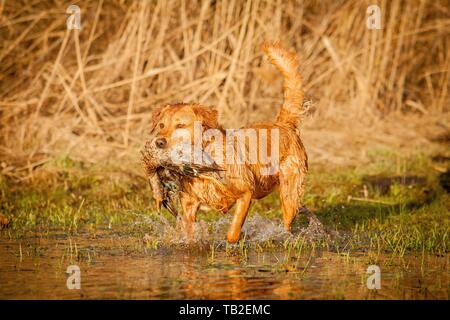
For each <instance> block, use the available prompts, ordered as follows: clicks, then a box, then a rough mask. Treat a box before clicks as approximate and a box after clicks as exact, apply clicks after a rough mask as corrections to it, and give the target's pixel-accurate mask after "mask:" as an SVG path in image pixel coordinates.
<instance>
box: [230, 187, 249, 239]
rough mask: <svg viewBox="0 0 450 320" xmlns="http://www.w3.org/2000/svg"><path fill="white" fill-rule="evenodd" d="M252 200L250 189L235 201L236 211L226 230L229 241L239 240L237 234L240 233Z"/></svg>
mask: <svg viewBox="0 0 450 320" xmlns="http://www.w3.org/2000/svg"><path fill="white" fill-rule="evenodd" d="M251 201H252V193H251V192H250V191H248V192H246V193H245V194H244V196H242V197H241V198H239V199H238V200H237V202H236V212H235V213H234V216H233V221H232V222H231V225H230V227H229V229H228V232H227V240H228V242H229V243H235V242H237V241H238V240H239V235H240V234H241V228H242V225H243V224H244V221H245V218H246V217H247V213H248V208H249V207H250V203H251Z"/></svg>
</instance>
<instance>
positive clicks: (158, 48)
mask: <svg viewBox="0 0 450 320" xmlns="http://www.w3.org/2000/svg"><path fill="white" fill-rule="evenodd" d="M69 4H76V5H78V6H79V7H80V8H81V26H82V30H81V31H80V32H78V31H76V30H67V29H66V19H67V17H68V15H67V14H66V12H65V11H66V9H67V7H68V5H69ZM370 4H373V1H359V0H349V1H336V0H329V1H314V0H311V1H299V2H294V1H281V0H279V1H262V0H255V1H236V0H231V1H165V0H154V1H126V0H120V1H99V2H93V1H73V2H72V3H68V2H67V1H60V0H54V1H25V0H23V1H8V0H6V1H5V0H0V62H1V63H0V162H1V163H2V170H3V173H4V174H8V175H12V176H23V175H25V176H26V175H29V174H30V173H31V172H32V170H33V168H35V167H38V166H39V165H40V164H42V163H45V162H46V161H48V160H50V159H54V158H57V157H61V156H64V155H70V156H71V157H74V158H80V159H83V160H85V161H93V162H98V161H116V160H117V161H123V163H125V162H126V161H129V162H128V166H129V167H134V166H138V165H137V163H136V164H135V163H134V162H133V161H134V160H135V159H136V158H137V155H138V152H137V150H138V148H139V147H140V146H141V144H142V142H143V140H144V139H145V132H146V127H147V124H148V122H149V118H150V112H151V110H152V108H153V106H155V105H158V104H162V103H170V102H177V101H184V102H190V101H195V102H200V103H203V104H207V105H216V106H218V108H219V111H220V117H221V122H222V123H224V124H225V125H227V126H230V127H239V126H241V125H244V124H246V123H247V122H250V121H257V120H264V119H270V118H271V117H273V116H274V115H275V114H276V112H277V110H278V108H279V106H280V103H281V100H282V79H281V77H280V76H279V75H278V74H277V73H276V71H275V69H274V68H272V67H271V66H270V65H269V64H268V63H267V61H266V60H265V59H264V58H263V57H262V53H261V50H260V45H261V43H262V42H263V41H264V40H279V41H281V43H283V44H284V45H286V46H288V47H293V48H295V50H297V52H298V53H299V55H300V57H301V65H302V67H301V72H302V74H303V77H304V80H305V86H306V87H305V89H306V92H307V98H308V100H310V101H311V102H312V103H311V107H310V117H309V119H307V120H306V121H305V123H304V128H303V136H304V139H305V140H306V146H307V149H308V151H309V153H310V156H311V159H312V161H313V162H314V161H331V162H335V163H348V162H352V161H364V159H366V160H367V150H368V149H370V148H373V147H377V146H384V145H388V146H391V147H394V148H399V150H401V148H403V147H408V146H411V145H416V143H418V145H419V146H424V145H426V144H427V143H428V140H427V137H428V136H430V135H433V134H436V133H438V131H439V130H440V131H442V130H444V131H445V130H449V121H448V120H449V117H448V111H449V101H450V98H449V92H448V91H449V80H450V36H449V34H450V33H449V31H448V30H449V28H450V8H449V4H448V2H447V1H446V0H442V1H432V0H429V1H419V0H417V1H400V0H392V1H377V4H378V5H379V6H380V7H381V11H382V27H383V29H382V30H369V29H367V27H366V19H367V14H366V9H367V7H368V5H370Z"/></svg>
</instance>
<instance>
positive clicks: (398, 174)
mask: <svg viewBox="0 0 450 320" xmlns="http://www.w3.org/2000/svg"><path fill="white" fill-rule="evenodd" d="M374 157H375V158H374V162H373V164H372V165H366V166H361V167H346V168H343V167H336V168H329V167H328V168H326V169H324V168H322V167H320V166H313V167H312V168H311V169H310V176H309V185H308V192H307V195H306V198H305V202H306V204H307V205H308V207H309V208H310V209H312V210H313V211H314V212H315V213H316V214H317V216H318V217H319V219H320V220H321V221H322V222H323V224H324V225H325V227H326V228H327V230H328V232H329V233H330V234H338V235H339V236H337V237H331V238H330V240H329V241H328V242H327V243H326V244H324V245H325V246H327V247H328V248H332V249H333V250H346V251H351V250H372V251H373V250H375V251H383V252H392V253H395V254H400V255H403V254H404V253H405V252H408V251H426V252H432V253H446V252H448V249H449V231H450V230H449V229H450V227H449V226H450V211H449V208H450V196H449V195H448V194H447V193H445V191H444V190H443V189H442V187H441V186H440V184H439V172H438V171H436V170H434V169H433V168H434V167H435V165H434V163H433V162H432V161H431V160H429V159H427V158H425V157H423V156H420V155H418V156H415V157H412V158H400V157H398V156H395V155H393V154H390V153H381V154H380V153H379V154H377V155H376V156H374ZM0 186H1V187H0V190H1V199H0V206H1V212H2V213H3V214H4V215H5V216H6V217H7V218H8V219H9V220H10V221H11V223H10V226H9V227H8V228H5V229H4V230H3V231H2V237H8V238H12V239H17V238H22V237H27V236H29V235H30V234H33V233H39V234H40V235H41V236H44V237H45V236H46V235H48V236H51V235H52V234H53V233H54V232H56V231H58V232H61V231H62V232H64V234H67V235H77V234H83V233H86V232H87V233H91V234H96V233H100V232H108V233H112V234H118V235H127V236H131V237H134V238H136V239H142V237H144V235H145V234H147V238H148V239H150V242H151V243H152V245H154V246H158V245H161V244H164V243H170V240H171V239H170V237H171V235H170V232H169V233H166V234H165V235H163V236H162V235H161V234H160V233H158V234H157V232H156V231H155V226H154V224H157V223H160V222H161V219H163V220H164V221H165V222H166V223H167V225H168V226H171V227H173V226H174V225H175V224H176V221H175V219H174V218H173V217H172V216H171V215H170V214H169V213H168V212H163V213H162V217H161V216H159V215H158V214H157V213H156V212H155V208H154V203H153V200H152V198H151V191H150V188H149V187H148V185H147V182H146V180H145V178H143V177H142V176H140V175H131V174H130V173H127V172H124V171H121V170H119V169H118V168H116V167H114V166H109V167H107V166H102V167H99V166H98V165H86V164H84V163H82V162H75V161H72V160H70V159H68V158H65V159H62V160H59V161H55V162H53V163H49V164H47V165H45V166H44V167H43V168H41V169H40V170H39V171H38V172H36V174H35V176H34V179H33V180H32V181H27V182H18V181H15V180H12V179H10V178H6V177H2V179H1V184H0ZM252 217H253V218H254V217H258V219H264V221H273V222H274V224H280V223H281V212H280V207H279V199H278V196H277V195H275V194H272V195H270V196H269V197H267V198H265V199H263V200H260V201H257V202H255V203H254V205H253V206H252V209H251V212H250V215H249V219H250V221H251V219H253V218H252ZM220 219H223V215H222V214H219V213H214V212H209V211H202V212H201V213H200V214H199V220H200V221H204V222H203V224H206V226H207V229H208V230H209V232H214V231H213V228H212V227H211V226H212V225H214V224H215V223H217V222H218V221H220ZM252 223H254V222H252ZM305 225H306V219H304V218H303V217H299V218H297V219H296V222H295V225H294V230H300V229H301V227H303V226H305ZM255 228H256V232H264V228H265V227H264V226H258V225H256V226H255ZM172 236H174V235H173V234H172ZM294 236H295V232H294ZM299 237H300V236H297V237H294V238H291V240H292V241H289V242H290V246H295V245H296V244H297V245H298V244H299V243H301V241H299V239H298V238H299ZM215 239H221V238H220V234H218V235H215ZM282 244H283V242H276V241H272V240H271V239H267V240H265V241H264V242H263V243H259V245H266V246H270V245H282ZM284 245H286V244H285V243H284Z"/></svg>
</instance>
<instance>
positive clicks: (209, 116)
mask: <svg viewBox="0 0 450 320" xmlns="http://www.w3.org/2000/svg"><path fill="white" fill-rule="evenodd" d="M194 113H195V115H196V116H197V117H200V118H201V119H202V125H203V126H204V127H205V128H207V129H212V128H218V127H219V112H218V111H217V109H216V108H215V107H204V106H196V107H195V108H194Z"/></svg>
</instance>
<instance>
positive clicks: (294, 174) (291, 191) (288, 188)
mask: <svg viewBox="0 0 450 320" xmlns="http://www.w3.org/2000/svg"><path fill="white" fill-rule="evenodd" d="M302 164H303V163H302V162H301V160H300V159H299V158H297V157H292V156H291V157H288V158H287V159H285V160H284V161H283V162H282V163H281V164H280V200H281V209H282V211H283V223H284V228H285V230H286V231H288V232H291V229H292V221H294V218H295V216H296V215H297V213H298V212H299V209H300V208H301V207H302V201H303V194H304V192H305V176H306V171H307V169H306V166H305V165H302Z"/></svg>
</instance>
